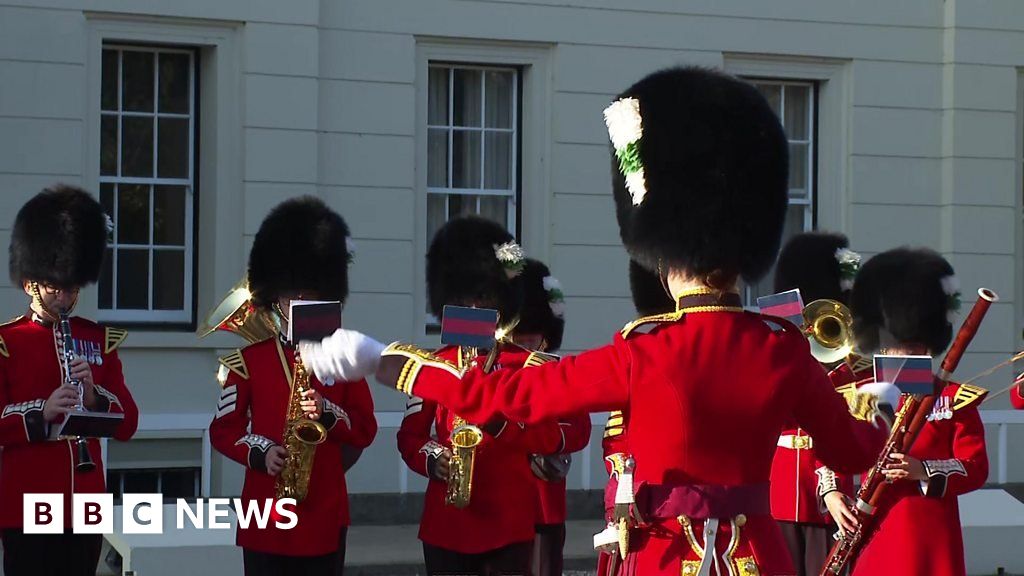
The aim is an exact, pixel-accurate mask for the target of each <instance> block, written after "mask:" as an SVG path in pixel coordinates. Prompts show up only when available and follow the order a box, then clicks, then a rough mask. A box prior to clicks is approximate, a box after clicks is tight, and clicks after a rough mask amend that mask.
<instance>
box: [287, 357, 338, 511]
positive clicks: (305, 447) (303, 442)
mask: <svg viewBox="0 0 1024 576" xmlns="http://www.w3.org/2000/svg"><path fill="white" fill-rule="evenodd" d="M291 384H292V391H291V397H290V398H289V400H288V412H287V415H286V420H285V424H284V436H283V437H282V438H283V440H282V442H283V445H284V447H285V448H286V449H287V450H288V456H286V457H285V461H284V468H282V469H281V472H280V473H279V474H278V475H277V482H276V483H275V485H274V493H275V495H276V496H277V497H278V498H294V499H295V501H296V502H302V501H303V500H304V499H305V498H306V493H307V492H308V491H309V476H310V473H311V472H312V471H313V457H314V456H315V455H316V447H317V445H318V444H321V443H323V441H324V440H326V439H327V429H326V428H324V425H323V424H321V423H319V422H317V421H315V420H310V419H309V418H307V417H306V415H305V414H304V413H303V412H302V406H301V404H300V402H302V400H303V396H302V393H303V392H305V391H306V390H307V389H308V388H309V374H307V373H306V367H305V366H304V365H303V364H302V358H301V357H300V356H299V353H298V350H296V351H295V366H294V368H293V369H292V382H291Z"/></svg>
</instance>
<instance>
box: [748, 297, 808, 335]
mask: <svg viewBox="0 0 1024 576" xmlns="http://www.w3.org/2000/svg"><path fill="white" fill-rule="evenodd" d="M757 307H758V308H760V309H761V314H767V315H768V316H778V317H779V318H785V319H786V320H789V321H790V322H792V323H793V324H795V325H797V326H801V325H802V324H803V323H804V317H803V311H804V301H803V298H801V297H800V289H799V288H795V289H793V290H786V291H785V292H779V293H778V294H771V295H768V296H761V297H759V298H758V299H757Z"/></svg>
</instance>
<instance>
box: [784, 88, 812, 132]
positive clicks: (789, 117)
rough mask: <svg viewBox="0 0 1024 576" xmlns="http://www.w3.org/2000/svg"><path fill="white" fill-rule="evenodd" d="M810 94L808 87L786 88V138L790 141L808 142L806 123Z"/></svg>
mask: <svg viewBox="0 0 1024 576" xmlns="http://www.w3.org/2000/svg"><path fill="white" fill-rule="evenodd" d="M810 93H811V89H810V87H809V86H786V89H785V94H786V97H785V103H786V136H787V137H789V139H790V140H808V139H809V138H810V132H809V130H808V123H807V106H808V104H809V101H810Z"/></svg>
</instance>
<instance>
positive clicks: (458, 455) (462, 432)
mask: <svg viewBox="0 0 1024 576" xmlns="http://www.w3.org/2000/svg"><path fill="white" fill-rule="evenodd" d="M494 350H497V346H495V347H494ZM476 355H477V351H476V349H475V348H466V349H462V348H460V349H459V369H460V370H462V371H465V370H468V369H469V367H470V366H471V362H473V360H474V359H475V358H476ZM492 355H493V352H492ZM490 363H491V362H490V361H489V362H488V364H490ZM483 439H484V433H483V430H481V429H480V428H479V427H478V426H474V425H472V424H469V423H467V422H466V421H465V420H463V419H462V418H461V417H459V416H456V417H455V420H454V422H453V423H452V435H451V437H450V441H451V444H452V457H451V459H450V460H449V461H448V491H447V492H446V493H445V496H444V503H445V504H448V505H450V506H455V507H456V508H465V507H466V506H469V501H470V498H472V496H473V461H474V460H475V458H476V447H477V446H478V445H479V444H480V442H482V441H483Z"/></svg>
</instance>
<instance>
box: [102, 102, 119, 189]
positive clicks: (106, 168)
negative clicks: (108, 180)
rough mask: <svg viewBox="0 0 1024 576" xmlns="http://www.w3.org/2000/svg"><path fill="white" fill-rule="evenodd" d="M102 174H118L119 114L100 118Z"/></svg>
mask: <svg viewBox="0 0 1024 576" xmlns="http://www.w3.org/2000/svg"><path fill="white" fill-rule="evenodd" d="M100 175H101V176H117V116H107V115H104V116H103V117H102V118H101V119H100Z"/></svg>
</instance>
